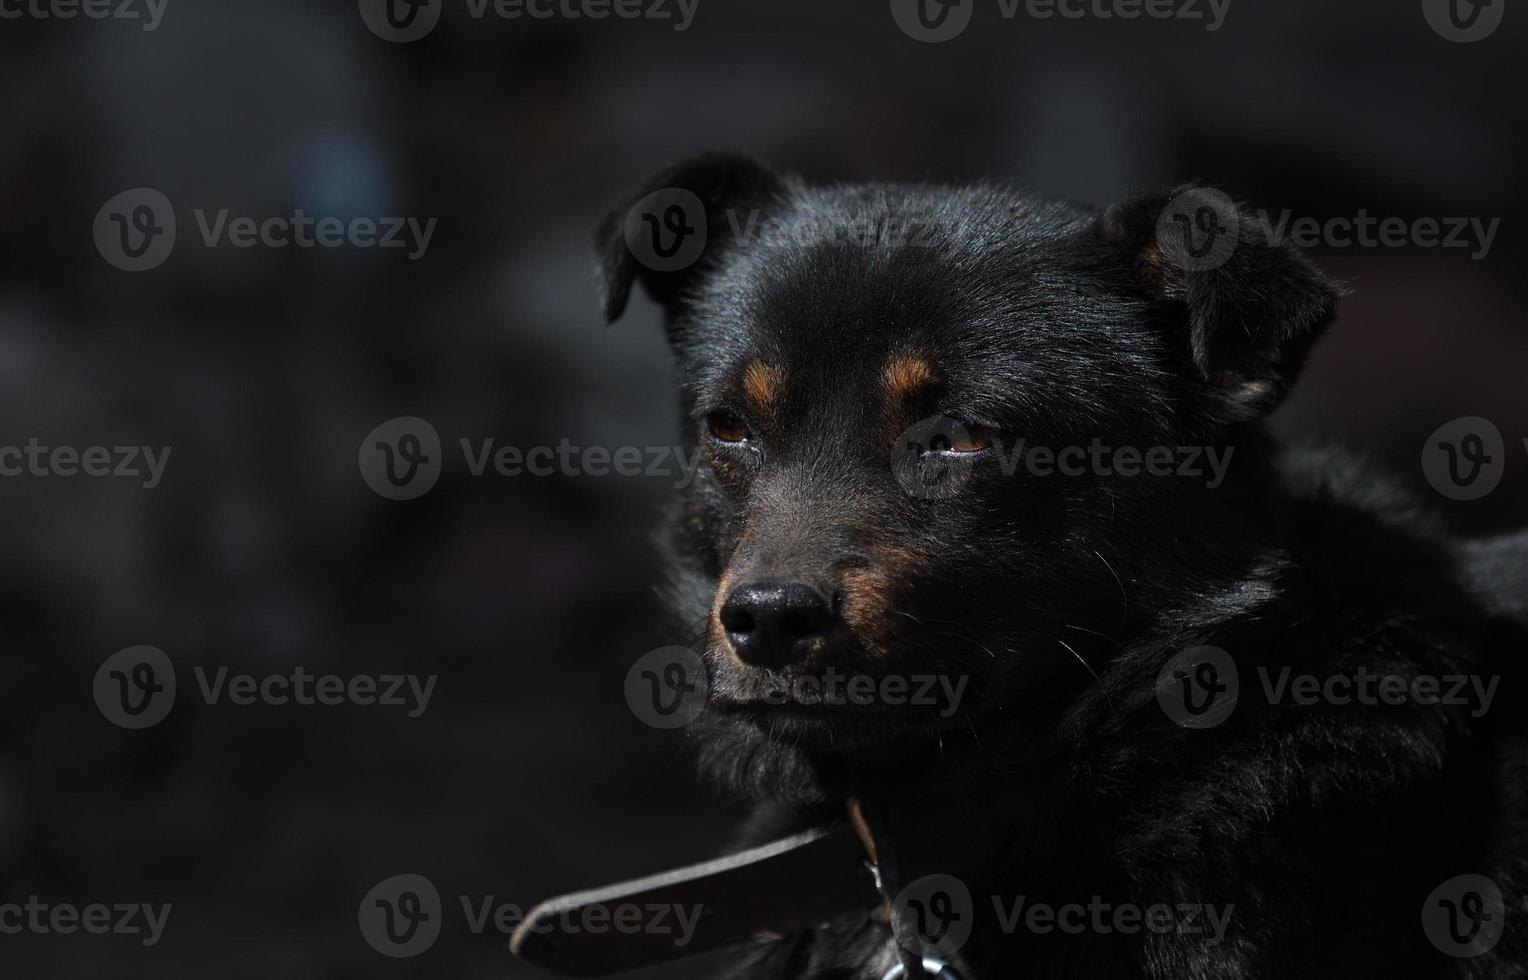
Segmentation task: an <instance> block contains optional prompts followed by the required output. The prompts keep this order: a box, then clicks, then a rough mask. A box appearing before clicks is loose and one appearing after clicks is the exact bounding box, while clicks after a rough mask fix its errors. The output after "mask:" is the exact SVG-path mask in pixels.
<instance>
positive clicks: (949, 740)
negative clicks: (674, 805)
mask: <svg viewBox="0 0 1528 980" xmlns="http://www.w3.org/2000/svg"><path fill="white" fill-rule="evenodd" d="M1221 202H1222V199H1220V198H1218V197H1217V195H1216V194H1215V192H1213V191H1210V190H1207V189H1203V188H1180V189H1178V191H1176V192H1168V193H1162V194H1157V195H1151V196H1145V197H1142V198H1140V199H1137V200H1133V201H1130V202H1128V203H1125V204H1122V205H1119V206H1116V207H1113V208H1110V209H1108V210H1106V211H1093V210H1089V209H1086V208H1081V207H1077V206H1073V205H1070V204H1065V203H1058V202H1052V201H1044V200H1037V199H1034V198H1032V197H1028V196H1024V195H1021V194H1017V193H1013V192H1010V191H1007V190H1003V189H999V188H993V187H970V188H960V189H952V188H942V187H927V186H894V185H847V186H838V187H814V186H808V185H806V184H804V183H802V182H800V181H798V180H796V179H794V178H787V177H782V176H780V175H777V174H776V173H774V172H772V171H771V170H769V169H767V168H765V167H763V166H761V165H759V164H757V163H755V162H753V161H750V160H748V159H744V158H741V157H735V156H730V155H710V156H704V157H701V158H698V159H695V160H692V161H690V162H687V163H684V164H681V165H678V166H676V167H674V168H672V169H670V170H668V171H666V172H664V173H662V174H660V175H659V176H658V177H657V178H656V179H655V180H654V181H653V182H652V183H651V185H650V186H649V187H648V188H647V190H646V191H645V192H644V194H643V196H642V202H641V203H639V204H638V205H636V206H635V207H634V209H623V210H621V211H619V212H617V213H615V214H613V215H611V217H610V218H609V219H607V221H606V222H605V224H604V225H603V226H602V228H601V232H600V245H599V249H600V266H601V276H602V286H603V300H604V305H605V312H606V314H607V316H608V317H609V318H610V319H612V320H614V319H615V318H617V317H619V316H620V315H621V313H622V312H623V310H624V309H625V307H626V305H627V300H628V298H629V294H630V291H631V287H632V285H633V283H634V282H637V281H640V282H641V283H642V285H643V286H644V287H645V288H646V290H647V292H648V294H649V295H650V296H651V297H652V298H653V299H654V300H655V301H656V302H657V303H659V304H660V305H661V306H662V307H663V309H664V311H665V312H666V322H667V329H668V332H669V338H670V341H671V343H672V346H673V348H674V351H675V353H676V356H677V358H678V361H679V365H680V370H681V377H682V399H681V400H682V407H683V415H682V418H683V426H684V432H683V440H684V442H685V444H686V446H687V448H689V449H692V450H693V449H695V448H697V447H698V448H702V449H703V450H704V461H705V462H704V465H703V466H702V469H701V473H700V475H699V477H698V478H697V479H696V480H695V482H694V484H693V486H692V487H691V489H690V490H689V491H687V495H686V499H685V500H684V501H683V502H682V506H681V507H680V508H679V509H678V511H677V513H676V519H675V522H674V524H673V534H672V543H673V550H674V556H675V566H676V575H675V586H674V595H675V600H676V603H677V606H678V609H679V611H680V613H681V616H682V618H683V620H684V622H685V624H686V625H688V626H695V628H696V629H697V630H704V632H705V635H706V637H707V640H706V646H705V659H706V663H707V670H708V672H709V680H710V687H709V691H710V705H709V707H708V710H707V713H706V717H705V718H704V719H703V721H702V722H701V723H700V724H699V726H698V727H699V730H700V732H701V746H702V754H703V757H704V762H705V765H706V767H707V769H708V770H709V771H710V772H711V773H712V774H714V775H716V776H717V777H719V778H720V779H721V780H722V781H723V783H724V784H725V785H726V786H727V787H728V788H729V789H730V790H732V791H735V792H739V793H742V794H746V795H747V796H748V797H749V798H751V799H752V800H754V801H756V803H757V807H758V816H757V818H756V819H755V821H754V822H753V825H752V826H751V828H750V834H751V835H752V839H755V840H756V839H760V838H762V837H765V836H768V835H771V834H776V833H779V832H782V831H787V830H791V829H797V828H801V827H805V826H809V825H814V824H819V823H823V822H826V821H830V820H834V819H838V818H839V817H841V815H842V813H843V807H844V803H845V800H847V799H849V798H851V797H853V798H856V799H860V800H864V801H868V803H869V804H871V805H873V806H875V807H877V808H878V810H879V812H880V813H881V814H882V818H881V819H882V820H883V822H884V826H885V828H886V837H887V839H888V840H890V841H894V842H895V845H896V848H897V852H898V861H899V863H900V865H901V878H902V880H904V881H907V882H912V881H914V880H915V879H919V878H921V877H922V876H926V875H935V874H939V875H949V876H953V878H954V879H958V880H959V883H960V887H962V888H964V889H966V890H967V891H968V892H969V907H968V909H967V912H968V919H969V923H968V924H969V937H965V936H962V937H961V939H960V941H959V942H945V941H941V940H940V937H939V936H938V934H937V930H934V929H929V930H928V932H929V933H930V935H928V936H927V937H926V938H927V939H928V940H929V942H930V947H929V949H930V950H931V954H932V953H938V954H939V955H941V956H942V957H943V959H944V960H945V961H946V962H948V963H949V964H950V966H951V968H952V969H953V970H954V971H955V972H956V973H957V974H959V975H961V976H964V977H967V978H971V980H981V978H1004V980H1007V978H1018V977H1022V978H1026V980H1028V978H1040V977H1069V978H1078V977H1089V978H1091V977H1105V978H1124V977H1163V978H1167V977H1172V978H1210V977H1215V978H1220V977H1225V978H1233V977H1234V978H1263V977H1314V976H1321V977H1328V976H1330V977H1345V978H1347V977H1413V976H1418V977H1420V976H1428V977H1434V976H1437V977H1441V976H1460V977H1463V976H1468V977H1522V976H1525V975H1528V972H1525V971H1528V929H1525V927H1524V923H1525V921H1528V904H1525V903H1528V797H1525V785H1528V778H1525V771H1528V769H1525V763H1528V751H1525V747H1524V742H1523V740H1522V739H1521V738H1520V737H1519V733H1515V732H1512V731H1510V730H1509V727H1510V726H1509V725H1508V724H1507V723H1506V721H1505V719H1513V714H1512V713H1513V712H1514V711H1517V710H1521V704H1522V702H1521V699H1520V695H1519V694H1518V688H1517V687H1515V685H1514V680H1513V678H1512V677H1510V676H1507V671H1506V670H1505V667H1506V666H1507V665H1506V664H1505V663H1497V662H1496V661H1495V659H1494V658H1496V657H1497V656H1498V654H1497V651H1498V650H1500V649H1502V648H1506V651H1507V653H1508V654H1511V655H1517V654H1521V653H1522V652H1523V649H1524V648H1523V647H1522V646H1521V643H1522V636H1521V634H1520V633H1518V632H1516V627H1515V626H1513V625H1512V624H1510V623H1509V622H1508V621H1507V619H1508V610H1510V608H1511V606H1512V603H1513V602H1514V601H1521V597H1522V596H1523V595H1524V594H1528V582H1525V580H1524V577H1523V570H1524V568H1525V566H1528V561H1525V554H1528V548H1525V547H1524V544H1523V542H1521V541H1519V542H1517V543H1511V542H1503V543H1498V544H1495V545H1492V546H1490V547H1489V548H1487V549H1485V550H1484V551H1483V552H1482V553H1481V554H1482V556H1484V554H1485V552H1489V556H1490V560H1491V561H1492V562H1494V565H1492V567H1493V568H1494V569H1495V570H1496V571H1495V572H1494V573H1491V574H1486V573H1484V572H1481V571H1479V566H1470V567H1467V566H1468V565H1469V560H1470V559H1469V558H1468V557H1467V556H1468V555H1473V554H1474V552H1471V551H1469V550H1468V549H1465V548H1462V547H1461V546H1460V545H1458V544H1457V543H1455V542H1452V541H1451V540H1449V539H1448V538H1447V537H1446V536H1445V535H1443V534H1442V533H1440V532H1439V531H1438V530H1436V529H1435V528H1434V527H1433V526H1432V525H1431V524H1430V523H1428V522H1427V521H1426V520H1425V519H1424V518H1423V517H1422V516H1420V515H1419V512H1418V510H1417V508H1415V507H1414V506H1413V505H1412V504H1411V503H1410V502H1408V500H1407V499H1406V498H1405V497H1404V496H1403V495H1402V494H1400V493H1398V492H1396V491H1395V490H1393V489H1391V488H1389V487H1387V486H1386V485H1385V484H1383V483H1382V482H1381V481H1380V480H1379V479H1377V478H1376V477H1375V476H1374V475H1373V474H1372V473H1369V472H1366V471H1364V470H1363V469H1361V468H1359V467H1357V466H1355V465H1354V464H1353V463H1351V462H1349V461H1348V460H1346V459H1344V458H1341V457H1339V456H1337V455H1333V454H1304V455H1299V454H1293V453H1289V452H1286V451H1284V450H1282V449H1280V448H1279V447H1278V446H1276V445H1275V444H1273V443H1272V442H1271V441H1270V439H1269V438H1268V436H1267V435H1266V433H1265V430H1264V426H1263V422H1262V419H1263V417H1264V416H1265V415H1266V414H1267V413H1268V412H1269V411H1270V410H1271V409H1272V408H1273V407H1274V406H1275V405H1277V404H1278V403H1279V401H1280V400H1281V398H1282V397H1283V395H1284V394H1285V392H1286V391H1287V390H1288V389H1289V387H1290V385H1291V384H1293V382H1294V380H1295V378H1296V376H1297V374H1298V373H1299V370H1300V367H1301V363H1302V361H1303V360H1304V359H1305V357H1306V354H1307V352H1308V351H1309V349H1310V347H1311V345H1312V343H1313V342H1314V341H1315V340H1316V339H1317V337H1318V336H1319V335H1320V333H1321V332H1322V330H1323V329H1324V328H1325V327H1326V326H1327V324H1328V323H1329V322H1330V321H1331V320H1332V319H1333V316H1334V312H1335V309H1336V306H1337V301H1338V293H1339V291H1338V289H1337V288H1336V287H1335V286H1334V285H1333V284H1332V283H1331V282H1330V281H1328V280H1327V279H1326V278H1324V277H1323V275H1322V274H1321V273H1320V272H1319V271H1318V270H1317V269H1316V268H1315V267H1314V266H1312V265H1311V264H1310V263H1309V262H1308V261H1306V260H1305V259H1304V258H1303V257H1301V256H1300V255H1298V254H1296V252H1295V251H1293V250H1292V249H1290V248H1288V247H1285V246H1283V245H1281V244H1278V243H1274V242H1270V241H1268V240H1266V238H1265V236H1264V234H1263V232H1262V231H1261V229H1260V228H1259V226H1258V224H1257V223H1256V222H1255V221H1253V220H1252V219H1251V215H1250V213H1249V212H1244V211H1240V210H1238V209H1237V208H1235V207H1234V206H1230V207H1228V206H1226V204H1224V203H1221ZM687 249H688V250H689V251H690V253H691V254H688V255H685V254H682V253H684V252H685V251H686V250H687ZM1482 560H1484V557H1482ZM1514 578H1515V584H1514ZM1515 589H1521V590H1523V591H1518V592H1517V593H1516V599H1514V596H1513V593H1514V590H1515ZM1518 608H1521V607H1518ZM1514 698H1517V699H1518V700H1517V701H1516V702H1515V703H1512V701H1511V699H1514ZM1514 721H1515V719H1514ZM1462 875H1479V876H1484V877H1485V878H1487V879H1489V883H1488V884H1487V883H1482V882H1481V881H1480V879H1476V878H1468V879H1460V878H1459V876H1462ZM1493 887H1494V889H1496V892H1499V894H1497V893H1496V892H1493V891H1492V888H1493ZM947 904H948V903H947ZM945 924H946V925H947V924H948V922H946V923H945ZM946 938H948V937H946ZM957 946H958V948H956V947H957ZM896 962H897V955H896V954H895V952H894V949H893V944H892V940H891V933H890V932H889V930H888V928H887V926H886V924H885V918H884V916H878V915H874V914H872V915H869V916H866V915H860V914H855V915H846V916H845V917H844V918H843V919H842V920H840V921H835V922H831V923H825V924H824V925H823V927H822V928H820V929H817V930H813V931H810V932H807V933H803V934H800V935H795V936H788V937H785V938H783V939H779V940H777V941H773V942H761V943H760V944H759V945H758V946H757V947H756V948H753V949H750V950H749V951H748V953H747V955H746V958H745V962H744V963H743V964H742V965H741V966H740V968H739V972H738V975H739V976H745V977H780V978H789V980H801V978H814V977H815V978H843V980H858V978H879V977H881V976H882V975H883V974H884V973H886V971H887V970H888V969H889V968H892V967H893V966H894V965H895V964H896Z"/></svg>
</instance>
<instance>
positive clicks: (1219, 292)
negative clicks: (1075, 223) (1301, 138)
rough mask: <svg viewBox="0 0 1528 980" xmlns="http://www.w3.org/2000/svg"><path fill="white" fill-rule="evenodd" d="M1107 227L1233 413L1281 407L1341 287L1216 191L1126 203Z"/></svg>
mask: <svg viewBox="0 0 1528 980" xmlns="http://www.w3.org/2000/svg"><path fill="white" fill-rule="evenodd" d="M1101 226H1102V228H1103V232H1104V234H1105V235H1106V236H1107V237H1108V238H1110V239H1111V240H1113V241H1114V242H1116V243H1117V244H1119V245H1120V246H1122V247H1123V248H1124V249H1125V250H1126V252H1127V254H1126V259H1127V261H1129V262H1130V263H1131V266H1132V269H1133V271H1134V275H1135V277H1136V286H1137V288H1138V289H1139V290H1144V292H1145V293H1146V294H1147V295H1148V297H1149V298H1151V299H1153V300H1156V301H1159V302H1162V303H1165V304H1168V309H1169V310H1170V311H1171V314H1172V315H1171V317H1170V319H1171V321H1172V322H1173V323H1174V325H1175V326H1176V328H1177V329H1176V332H1177V334H1178V336H1177V337H1176V338H1175V340H1176V342H1177V343H1178V344H1179V345H1180V346H1182V345H1186V347H1187V354H1188V357H1189V358H1190V359H1191V360H1192V362H1193V365H1194V368H1195V369H1196V370H1197V373H1198V374H1199V376H1200V378H1201V379H1202V380H1204V381H1205V382H1208V383H1209V384H1211V385H1213V386H1215V388H1216V389H1217V390H1218V391H1219V392H1220V394H1221V395H1222V396H1223V397H1224V398H1225V399H1226V400H1227V402H1229V403H1230V407H1232V408H1233V414H1234V415H1238V416H1241V417H1251V416H1254V415H1257V414H1261V413H1263V412H1266V411H1268V410H1270V409H1272V408H1273V407H1274V406H1275V405H1277V404H1278V402H1279V401H1281V400H1282V399H1283V396H1284V394H1285V392H1287V391H1288V389H1289V387H1290V386H1291V385H1292V384H1293V383H1294V380H1295V378H1296V377H1297V376H1298V375H1299V371H1300V367H1301V366H1302V364H1303V363H1304V360H1305V357H1306V355H1307V354H1308V353H1309V351H1310V348H1311V346H1312V345H1313V344H1314V342H1315V341H1316V339H1317V338H1318V337H1319V336H1320V335H1321V333H1322V332H1323V330H1324V329H1325V327H1326V326H1327V324H1329V323H1330V322H1331V321H1332V318H1333V317H1334V316H1335V315H1336V310H1337V300H1338V298H1339V297H1340V295H1341V294H1340V291H1339V289H1338V288H1337V286H1336V285H1334V284H1333V283H1332V282H1331V281H1330V280H1329V279H1327V278H1326V276H1325V275H1323V274H1322V273H1321V271H1320V270H1319V269H1317V268H1316V266H1315V265H1314V264H1313V263H1312V262H1310V260H1308V259H1307V258H1305V256H1304V255H1302V254H1300V252H1299V251H1298V250H1296V249H1295V248H1294V247H1292V246H1290V245H1287V244H1285V243H1282V242H1279V241H1277V240H1276V239H1275V238H1274V236H1273V234H1272V233H1271V231H1270V230H1269V229H1268V227H1267V222H1266V221H1264V220H1262V219H1260V217H1259V216H1258V215H1256V214H1255V213H1254V212H1252V211H1251V210H1250V209H1248V208H1245V207H1242V206H1240V205H1238V204H1236V203H1235V202H1234V201H1232V200H1231V199H1230V198H1229V197H1227V196H1226V195H1225V194H1223V193H1221V192H1220V191H1218V190H1216V189H1214V188H1212V187H1205V186H1199V185H1186V186H1180V187H1176V188H1173V189H1171V190H1167V191H1162V192H1158V193H1154V194H1148V195H1144V196H1142V197H1138V198H1135V199H1133V200H1130V201H1126V202H1125V203H1123V204H1119V205H1116V206H1115V207H1113V208H1111V209H1109V211H1108V212H1106V213H1105V215H1104V216H1103V218H1102V221H1101Z"/></svg>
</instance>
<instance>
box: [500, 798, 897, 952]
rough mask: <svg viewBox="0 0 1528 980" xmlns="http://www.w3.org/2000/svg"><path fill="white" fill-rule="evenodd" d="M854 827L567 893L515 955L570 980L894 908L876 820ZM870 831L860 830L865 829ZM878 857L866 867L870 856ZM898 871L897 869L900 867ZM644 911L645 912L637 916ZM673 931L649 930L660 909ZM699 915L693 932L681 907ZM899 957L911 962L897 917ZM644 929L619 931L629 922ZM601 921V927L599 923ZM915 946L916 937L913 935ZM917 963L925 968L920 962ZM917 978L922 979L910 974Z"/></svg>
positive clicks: (539, 909) (523, 931)
mask: <svg viewBox="0 0 1528 980" xmlns="http://www.w3.org/2000/svg"><path fill="white" fill-rule="evenodd" d="M850 812H851V820H850V821H849V822H846V823H839V824H834V825H832V826H829V827H824V828H816V829H813V830H808V831H805V832H803V833H800V834H794V835H792V836H790V837H785V838H782V839H780V840H776V841H772V842H770V843H768V844H764V845H762V846H759V847H754V848H750V849H749V850H746V851H742V852H740V853H737V854H730V855H727V856H726V857H722V858H717V859H716V860H714V861H706V862H704V863H702V864H694V865H690V866H689V867H685V868H678V869H676V870H673V871H665V872H663V873H662V874H657V875H652V876H650V877H646V878H637V879H634V880H632V881H625V882H621V883H619V884H614V885H607V886H605V887H603V888H596V889H593V890H590V891H584V892H578V893H576V894H572V895H563V896H562V897H560V898H553V899H550V900H548V901H545V902H542V903H541V904H540V905H537V906H536V907H535V908H533V909H531V910H530V912H529V913H527V914H526V917H525V921H524V922H522V923H520V927H519V928H518V929H516V930H515V932H514V935H513V936H512V937H511V938H510V941H509V949H510V952H512V953H513V954H514V955H515V956H517V957H519V958H520V959H522V960H524V961H526V962H527V963H534V964H535V965H537V966H540V967H543V968H545V969H547V970H550V971H552V972H554V973H558V974H561V975H563V976H569V977H601V976H606V975H609V974H611V973H616V972H619V971H622V970H630V969H635V968H636V967H640V966H648V965H651V964H654V963H662V962H665V961H668V960H673V959H679V958H680V957H684V956H689V955H691V954H694V953H701V952H705V951H707V950H712V949H719V948H721V947H724V946H733V945H737V944H739V943H744V942H750V941H758V940H760V939H769V938H779V937H781V936H785V935H787V934H790V933H793V932H800V931H801V930H804V929H813V928H816V927H817V926H820V925H822V924H823V923H824V922H827V921H829V920H830V919H833V918H835V917H837V916H839V915H842V914H844V913H846V912H852V911H856V910H866V911H869V910H872V909H874V908H875V907H876V906H877V905H881V904H882V903H889V901H890V898H889V895H888V891H889V892H890V895H895V891H894V890H892V889H895V888H896V887H898V885H897V884H896V878H895V875H894V874H893V875H892V876H891V877H890V879H889V880H888V876H887V873H886V872H887V869H886V868H885V867H884V866H883V865H881V864H878V863H877V862H876V855H877V853H878V852H879V858H880V861H881V862H884V861H885V860H886V858H887V856H888V854H889V849H888V848H887V847H886V846H885V845H884V843H883V840H884V839H883V838H882V837H880V836H879V828H878V826H877V825H876V824H875V822H874V820H868V821H867V820H866V819H865V814H864V810H863V808H861V807H859V806H857V805H855V806H852V807H851V811H850ZM857 827H858V828H863V829H856V828H857ZM867 852H868V854H869V855H870V856H871V858H870V860H869V861H867V860H866V855H867ZM893 870H894V869H893ZM630 909H636V910H638V911H637V913H632V912H630V911H628V910H630ZM659 909H662V910H663V911H664V913H665V918H666V919H667V920H668V927H667V928H666V929H664V930H659V929H656V928H646V927H645V925H646V924H648V923H650V922H651V921H652V918H653V916H654V915H655V913H656V912H657V910H659ZM679 909H683V910H685V912H686V914H687V915H693V914H696V913H697V912H698V918H696V920H695V925H694V929H693V932H692V933H690V934H689V935H688V939H687V941H686V938H685V935H684V933H683V932H681V931H680V930H679V929H677V928H676V927H675V926H676V925H677V919H676V917H675V914H674V912H675V910H679ZM891 918H892V924H893V930H894V935H895V936H896V937H897V945H898V954H899V956H901V957H902V959H903V962H904V963H906V962H908V960H907V958H906V955H905V953H904V950H905V949H906V946H905V944H904V937H903V935H902V932H903V930H902V929H901V928H899V927H898V925H897V920H898V918H899V917H898V916H896V915H892V917H891ZM633 920H634V921H635V923H636V925H635V927H631V926H628V927H626V928H624V929H623V928H620V927H619V924H620V923H621V922H622V921H627V922H632V921H633ZM596 923H598V926H596ZM913 936H914V940H915V939H916V932H914V933H913ZM911 962H913V963H917V962H919V961H918V960H912V961H911ZM909 975H910V976H914V977H917V976H922V975H923V974H922V972H921V970H920V971H919V972H910V973H909Z"/></svg>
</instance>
